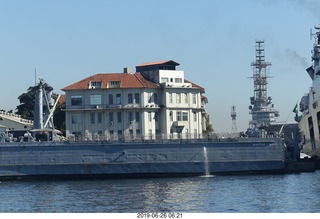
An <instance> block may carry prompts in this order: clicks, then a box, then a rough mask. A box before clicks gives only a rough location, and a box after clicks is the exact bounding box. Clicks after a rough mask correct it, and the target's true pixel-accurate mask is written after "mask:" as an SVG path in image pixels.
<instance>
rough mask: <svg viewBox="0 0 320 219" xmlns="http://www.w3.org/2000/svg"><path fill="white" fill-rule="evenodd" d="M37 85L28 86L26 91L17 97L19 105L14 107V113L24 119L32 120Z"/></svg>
mask: <svg viewBox="0 0 320 219" xmlns="http://www.w3.org/2000/svg"><path fill="white" fill-rule="evenodd" d="M37 87H38V86H33V87H29V88H28V90H27V92H26V93H23V94H21V95H20V96H19V97H18V99H19V101H20V105H19V106H17V108H16V113H17V114H19V115H21V117H22V118H24V119H29V120H33V118H34V113H33V111H34V102H35V96H36V90H37Z"/></svg>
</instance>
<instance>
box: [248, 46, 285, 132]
mask: <svg viewBox="0 0 320 219" xmlns="http://www.w3.org/2000/svg"><path fill="white" fill-rule="evenodd" d="M255 47H256V49H255V57H256V60H255V61H254V62H252V63H251V66H252V68H253V76H252V77H251V78H252V79H253V85H254V95H253V96H252V97H251V98H250V106H249V110H250V114H251V115H252V119H251V121H249V128H248V130H247V135H248V136H249V137H262V136H263V135H264V134H265V133H263V131H262V130H261V128H262V127H265V126H268V125H269V124H270V123H272V122H275V121H276V117H278V116H279V112H278V111H276V110H275V109H274V105H273V104H272V98H271V97H270V96H268V95H267V84H268V81H267V78H269V76H268V75H267V70H268V67H269V66H271V63H270V62H266V61H265V50H264V41H263V40H256V46H255Z"/></svg>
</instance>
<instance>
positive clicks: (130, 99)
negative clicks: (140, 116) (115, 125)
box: [128, 94, 133, 103]
mask: <svg viewBox="0 0 320 219" xmlns="http://www.w3.org/2000/svg"><path fill="white" fill-rule="evenodd" d="M128 103H133V97H132V94H128Z"/></svg>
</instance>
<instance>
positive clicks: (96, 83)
mask: <svg viewBox="0 0 320 219" xmlns="http://www.w3.org/2000/svg"><path fill="white" fill-rule="evenodd" d="M90 88H91V89H95V88H101V81H92V82H90V85H89V89H90Z"/></svg>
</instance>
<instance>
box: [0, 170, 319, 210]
mask: <svg viewBox="0 0 320 219" xmlns="http://www.w3.org/2000/svg"><path fill="white" fill-rule="evenodd" d="M0 192H1V193H0V194H1V196H2V198H1V199H0V212H106V213H113V212H115V213H118V212H130V213H132V212H197V213H201V212H209V213H213V212H319V211H320V210H319V208H320V207H319V206H320V199H319V196H320V172H318V171H317V172H315V173H301V174H288V175H245V176H212V177H188V178H153V179H121V180H68V181H67V180H56V181H3V182H1V183H0Z"/></svg>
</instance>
